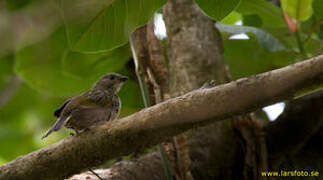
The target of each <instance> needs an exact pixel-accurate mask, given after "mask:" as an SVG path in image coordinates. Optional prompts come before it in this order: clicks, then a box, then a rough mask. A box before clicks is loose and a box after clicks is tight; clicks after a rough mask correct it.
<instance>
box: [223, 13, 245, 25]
mask: <svg viewBox="0 0 323 180" xmlns="http://www.w3.org/2000/svg"><path fill="white" fill-rule="evenodd" d="M241 18H242V16H241V14H240V13H238V12H236V11H232V12H231V13H230V14H229V15H228V16H226V17H225V18H223V19H222V20H221V22H222V23H224V24H234V23H236V22H237V21H239V20H241Z"/></svg>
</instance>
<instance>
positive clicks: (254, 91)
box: [0, 55, 323, 180]
mask: <svg viewBox="0 0 323 180" xmlns="http://www.w3.org/2000/svg"><path fill="white" fill-rule="evenodd" d="M322 84H323V56H322V55H321V56H318V57H316V58H312V59H310V60H307V61H304V62H300V63H296V64H293V65H290V66H287V67H284V68H281V69H277V70H273V71H270V72H267V73H263V74H260V75H256V76H252V77H249V78H243V79H240V80H237V81H234V82H231V83H228V84H224V85H220V86H217V87H214V88H209V89H199V90H195V91H193V92H190V93H188V94H185V95H183V96H180V97H177V98H173V99H170V100H168V101H165V102H163V103H160V104H157V105H155V106H152V107H150V108H147V109H144V110H142V111H140V112H138V113H135V114H133V115H130V116H128V117H125V118H122V119H120V120H117V121H113V122H109V123H106V124H105V125H102V126H100V127H97V128H95V129H93V130H90V131H87V132H84V133H82V134H80V135H78V136H75V137H69V138H66V139H64V140H62V141H60V142H58V143H56V144H53V145H51V146H48V147H46V148H43V149H40V150H38V151H36V152H32V153H30V154H28V155H25V156H21V157H18V158H17V159H16V160H14V161H12V162H9V163H7V164H5V165H3V166H1V167H0V179H6V180H10V179H15V180H17V179H25V178H26V177H28V178H29V179H62V177H68V176H70V175H72V174H75V173H78V172H80V171H82V170H84V169H85V168H86V167H87V166H96V165H100V164H102V163H103V162H104V161H106V160H109V159H112V158H115V157H119V156H122V155H126V154H129V153H130V152H133V151H135V150H138V149H142V148H146V147H150V146H152V145H155V144H157V143H160V142H161V141H163V140H164V139H165V138H167V137H170V136H173V135H176V134H178V133H181V132H183V131H185V130H187V129H189V128H192V127H193V126H196V125H202V124H205V123H207V122H209V121H207V120H206V119H210V118H212V121H216V120H217V121H219V120H222V119H224V118H227V117H230V116H232V115H236V114H242V113H246V112H250V111H253V110H255V109H256V108H261V107H263V106H265V105H269V104H272V103H275V102H278V101H282V100H286V99H290V98H292V97H294V96H295V94H298V93H299V92H300V91H303V90H306V89H307V88H312V87H313V86H317V85H322ZM138 142H140V143H138Z"/></svg>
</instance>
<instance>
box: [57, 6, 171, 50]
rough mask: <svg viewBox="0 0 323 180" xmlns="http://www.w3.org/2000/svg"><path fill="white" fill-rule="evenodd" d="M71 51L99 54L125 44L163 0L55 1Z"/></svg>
mask: <svg viewBox="0 0 323 180" xmlns="http://www.w3.org/2000/svg"><path fill="white" fill-rule="evenodd" d="M57 1H58V4H59V7H60V9H61V12H62V15H63V19H64V21H65V25H66V32H67V36H68V42H69V47H70V49H72V50H73V51H80V52H103V51H108V50H111V49H114V48H117V47H119V46H122V45H124V44H126V43H127V41H128V37H129V35H130V33H131V32H132V31H134V30H135V29H136V28H137V27H139V26H141V25H143V24H145V23H147V22H148V21H149V20H150V19H151V17H152V16H153V14H154V12H155V11H156V10H158V9H159V8H160V7H161V6H162V5H163V4H165V3H166V0H114V1H113V0H91V1H88V0H68V1H66V0H57Z"/></svg>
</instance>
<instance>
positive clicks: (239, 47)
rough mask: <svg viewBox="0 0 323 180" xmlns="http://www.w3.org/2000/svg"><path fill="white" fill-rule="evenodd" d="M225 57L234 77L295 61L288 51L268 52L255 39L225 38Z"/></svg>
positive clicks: (260, 71)
mask: <svg viewBox="0 0 323 180" xmlns="http://www.w3.org/2000/svg"><path fill="white" fill-rule="evenodd" d="M223 44H224V57H225V60H226V62H227V63H228V65H229V69H230V72H231V74H232V76H233V78H234V79H238V78H241V77H246V76H250V75H253V74H258V73H262V72H266V71H269V70H272V69H275V68H279V67H282V66H286V65H288V64H290V63H292V62H293V56H292V55H291V54H290V53H288V52H286V51H275V52H268V51H266V50H264V49H263V48H262V47H261V46H259V44H258V42H257V41H255V40H254V39H249V40H225V41H224V43H223Z"/></svg>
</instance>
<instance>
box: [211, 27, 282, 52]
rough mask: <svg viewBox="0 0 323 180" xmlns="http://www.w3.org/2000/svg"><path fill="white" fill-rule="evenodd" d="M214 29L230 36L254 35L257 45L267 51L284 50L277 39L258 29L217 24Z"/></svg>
mask: <svg viewBox="0 0 323 180" xmlns="http://www.w3.org/2000/svg"><path fill="white" fill-rule="evenodd" d="M216 27H217V28H218V29H219V30H220V31H222V32H228V33H231V34H240V33H248V34H250V33H251V34H254V35H255V36H256V38H257V40H258V41H259V43H260V44H261V45H262V46H263V47H264V48H265V49H266V50H268V51H279V50H283V49H285V47H284V46H283V45H282V44H281V43H280V42H279V40H278V39H276V38H275V37H274V36H272V35H271V34H269V33H267V32H265V31H263V30H261V29H258V28H254V27H248V26H235V25H226V24H222V23H219V22H217V23H216Z"/></svg>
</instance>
